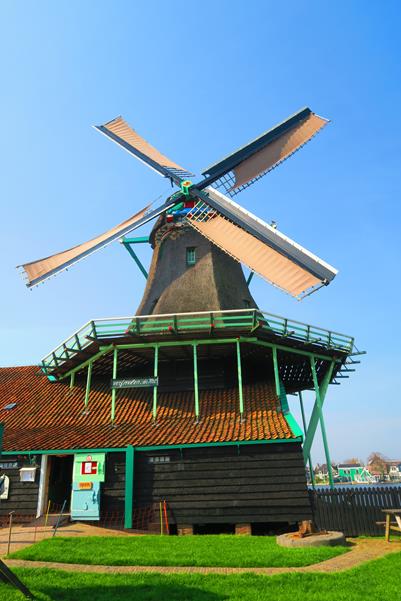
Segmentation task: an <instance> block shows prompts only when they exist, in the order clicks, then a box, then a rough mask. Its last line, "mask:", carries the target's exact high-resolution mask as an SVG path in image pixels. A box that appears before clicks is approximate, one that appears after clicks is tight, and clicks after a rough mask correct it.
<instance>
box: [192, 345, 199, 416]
mask: <svg viewBox="0 0 401 601" xmlns="http://www.w3.org/2000/svg"><path fill="white" fill-rule="evenodd" d="M193 352H194V397H195V416H196V421H198V419H199V385H198V351H197V348H196V344H194V345H193Z"/></svg>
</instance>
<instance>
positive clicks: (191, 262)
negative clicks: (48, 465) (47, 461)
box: [6, 108, 360, 532]
mask: <svg viewBox="0 0 401 601" xmlns="http://www.w3.org/2000/svg"><path fill="white" fill-rule="evenodd" d="M326 124H327V120H326V119H324V118H322V117H319V116H318V115H316V114H315V113H313V112H312V111H311V110H310V109H309V108H304V109H302V110H300V111H298V112H297V113H295V114H294V115H292V116H290V117H288V118H287V119H286V120H285V121H283V122H282V123H280V124H278V125H276V126H275V127H273V128H272V129H270V130H268V131H267V132H265V133H263V134H262V135H261V136H259V137H258V138H256V139H255V140H253V141H251V142H249V143H248V144H246V145H245V146H243V147H242V148H240V149H239V150H237V151H236V152H234V153H232V154H230V155H229V156H227V157H225V158H224V159H222V160H221V161H219V162H217V163H215V164H213V165H211V166H210V167H208V168H207V169H205V170H204V171H203V172H202V176H203V177H202V178H201V179H200V180H199V181H196V183H193V180H192V179H191V178H194V175H193V174H192V173H190V172H189V171H187V170H185V169H183V168H182V167H181V166H180V165H178V164H177V163H175V162H174V161H172V160H170V159H168V158H167V157H166V156H164V155H163V154H161V153H160V152H159V151H158V150H156V149H155V148H154V147H153V146H151V145H150V144H149V143H148V142H147V141H146V140H144V138H142V137H141V136H139V135H138V134H137V133H136V131H134V130H133V129H132V128H131V127H130V126H129V125H128V124H127V123H126V122H125V121H124V120H123V119H122V117H117V118H116V119H114V120H112V121H110V122H108V123H106V124H105V125H100V126H96V129H97V130H98V131H99V132H100V133H102V134H104V135H105V136H106V137H107V138H109V139H110V140H112V141H113V142H115V143H116V144H118V145H119V146H120V147H122V148H123V149H125V150H126V151H127V152H129V153H130V154H132V155H133V156H134V157H136V158H137V159H139V160H140V161H141V162H143V163H145V164H146V165H148V166H149V167H150V168H151V169H153V170H154V171H156V172H157V173H159V175H161V176H162V177H165V178H167V179H168V180H169V181H170V182H171V184H172V186H175V187H176V191H173V193H172V194H171V195H169V196H168V198H166V199H165V200H164V202H163V203H162V204H160V205H159V206H157V207H154V206H152V205H147V206H145V207H144V208H143V209H141V210H140V211H139V212H137V213H136V214H135V215H133V216H131V217H130V218H128V219H127V220H126V221H124V222H123V223H120V224H119V225H117V226H115V227H113V228H111V229H109V230H108V231H107V232H105V233H104V234H101V235H100V236H97V237H96V238H93V239H92V240H89V241H88V242H84V243H83V244H80V245H78V246H75V247H73V248H70V249H68V250H65V251H63V252H60V253H56V254H54V255H51V256H49V257H46V258H43V259H39V260H37V261H33V262H31V263H25V264H23V265H22V266H21V267H22V268H23V270H24V272H25V275H26V278H27V286H28V287H32V286H36V285H37V284H39V283H41V282H44V281H45V280H47V279H48V278H50V277H51V276H53V275H56V274H57V273H58V272H61V271H63V270H65V269H67V268H69V267H70V266H72V265H73V264H74V263H77V262H78V261H80V260H82V259H84V258H86V257H87V256H89V255H91V254H92V253H94V252H96V251H98V250H100V249H101V248H103V247H105V246H107V245H109V244H111V243H112V242H113V241H121V242H123V244H124V246H126V248H128V249H129V250H130V252H131V254H132V256H133V257H134V258H135V257H136V255H135V253H134V251H133V249H132V248H131V245H132V244H136V243H137V242H143V241H146V242H148V241H149V242H150V244H151V246H152V248H153V256H152V261H151V265H150V269H149V273H147V272H146V270H145V268H144V267H143V266H142V268H141V270H142V272H143V273H144V275H146V276H147V281H146V287H145V291H144V295H143V298H142V301H141V303H140V306H139V308H138V309H137V312H136V314H135V316H132V314H130V315H129V316H128V317H116V318H100V319H92V320H90V321H88V322H87V323H86V324H85V325H84V326H83V327H81V328H80V329H79V330H77V331H76V332H74V333H73V334H72V335H71V336H70V337H69V338H66V339H65V340H64V341H63V342H61V343H60V344H59V345H58V346H57V347H56V348H55V349H53V350H52V351H50V352H49V353H48V354H47V355H46V356H45V357H44V358H43V359H42V360H41V362H40V368H41V371H42V373H43V375H44V376H45V377H46V378H47V380H48V381H50V382H51V383H52V384H51V385H49V386H50V387H48V386H47V384H48V383H47V382H44V380H45V379H46V378H42V379H38V378H36V382H39V384H38V386H40V387H41V386H43V387H45V386H46V387H47V388H46V391H47V392H46V391H44V392H43V393H42V392H41V390H42V389H40V390H38V389H37V388H35V386H36V385H35V386H34V384H32V386H31V388H32V390H33V391H34V392H33V395H32V403H34V405H33V406H34V407H37V406H39V407H42V408H44V409H43V410H46V416H47V415H55V416H56V417H55V420H56V421H55V422H54V425H53V423H52V427H51V428H50V427H49V429H48V431H47V432H46V433H45V434H44V435H43V436H42V434H41V431H40V428H39V424H38V423H37V422H39V421H40V420H39V418H36V422H35V420H33V422H32V420H31V418H30V415H31V413H30V410H29V408H28V410H26V411H22V412H21V415H22V417H21V420H22V421H21V424H22V425H20V427H19V430H18V431H17V432H16V434H15V437H16V439H17V440H18V445H19V446H18V447H17V448H18V449H21V444H22V442H21V436H22V435H21V432H25V430H26V429H28V430H29V427H31V428H32V425H30V424H32V423H33V424H34V431H33V433H32V435H31V434H30V438H29V441H30V442H29V443H26V445H25V447H23V448H24V449H25V448H26V447H27V445H28V450H29V448H32V449H39V448H40V445H42V444H44V445H45V447H44V448H45V449H50V450H52V452H54V450H55V449H56V450H57V449H61V450H62V451H63V453H64V452H65V451H66V450H69V451H70V453H75V452H76V451H75V450H76V449H87V450H91V452H92V451H97V452H99V453H102V454H104V451H105V449H106V451H107V453H109V452H110V454H112V453H120V452H125V478H126V481H125V488H124V491H125V492H126V494H125V492H123V493H121V494H122V495H123V496H122V498H120V496H119V495H120V492H119V491H118V490H116V491H115V495H114V493H113V495H112V496H110V495H109V496H108V495H107V494H105V495H104V496H103V497H102V499H103V500H102V503H104V506H105V507H106V508H113V505H112V503H114V501H113V499H114V496H116V497H117V496H118V499H119V501H118V502H119V503H120V504H121V505H122V504H124V511H125V518H124V519H125V522H124V523H125V527H127V528H131V527H132V524H133V514H132V511H133V509H134V505H135V508H143V507H146V506H147V505H146V504H147V503H156V502H157V507H160V504H159V502H160V498H167V499H168V501H169V507H170V508H171V509H172V511H173V515H174V520H175V524H176V526H177V531H178V532H180V530H181V531H182V532H185V531H189V530H191V531H193V528H194V527H197V526H198V525H199V524H201V525H202V524H204V525H206V526H207V525H210V524H212V525H214V524H226V525H227V524H229V525H231V526H232V525H233V524H234V525H235V529H236V531H237V526H238V531H239V532H242V527H243V526H246V527H247V531H248V532H249V531H251V525H252V524H256V525H258V524H270V523H274V522H278V523H280V524H281V523H283V522H284V523H285V522H288V523H290V524H294V523H296V522H299V521H304V520H309V519H310V518H311V515H312V514H311V507H310V498H309V494H308V490H307V487H306V478H305V469H304V465H306V464H307V463H309V464H310V466H311V464H312V463H311V457H310V451H311V446H312V443H313V440H314V436H315V433H316V430H317V427H318V425H319V424H320V428H321V432H322V437H323V442H324V448H325V455H326V463H327V465H328V466H331V460H330V454H329V447H328V443H327V438H326V430H325V425H324V418H323V412H322V405H323V402H324V399H325V396H326V393H327V389H328V386H329V384H331V383H332V384H339V382H337V380H336V379H337V378H347V377H349V372H351V371H353V369H352V368H350V366H352V365H353V364H354V363H358V362H357V361H354V360H353V359H352V357H353V355H355V354H360V352H359V351H358V350H357V349H356V347H355V344H354V339H353V338H352V337H350V336H346V335H343V334H339V333H337V332H332V331H329V330H324V329H322V328H320V327H316V326H311V325H309V324H302V323H300V322H297V321H293V320H291V319H288V318H284V317H280V316H277V315H272V314H268V313H266V312H264V311H261V310H259V308H258V307H257V305H256V302H255V300H254V299H253V298H252V296H251V294H250V291H249V287H248V284H249V281H250V278H249V277H248V280H246V279H245V276H244V272H243V269H242V265H245V266H246V267H247V268H249V270H250V271H251V275H252V274H253V273H256V274H259V275H260V276H261V277H262V278H264V279H265V280H267V281H268V282H269V283H270V284H272V285H274V286H276V287H278V288H280V289H281V290H283V291H284V292H286V293H288V294H290V295H291V296H293V297H295V298H297V299H302V298H304V297H305V296H307V295H309V294H311V293H312V292H315V291H316V290H318V289H319V288H321V287H322V286H325V285H328V284H329V283H330V282H331V281H332V280H333V278H334V277H335V276H336V274H337V271H336V269H334V267H332V266H331V265H329V264H328V263H326V262H325V261H323V260H322V259H320V258H319V257H317V256H316V255H314V254H313V253H311V252H310V251H309V250H307V249H306V248H304V247H302V246H301V245H300V244H298V243H297V242H295V241H294V240H292V239H290V238H289V237H287V236H286V235H284V234H283V233H282V232H280V231H279V230H278V229H277V227H276V224H275V223H274V222H273V223H272V224H268V223H265V222H264V221H263V220H261V219H260V218H258V217H256V216H255V215H252V214H251V213H250V212H249V211H247V210H246V209H245V208H244V207H242V206H241V205H239V204H238V203H237V202H235V201H234V200H233V197H234V196H235V195H236V194H238V193H239V192H241V191H242V190H243V189H245V188H247V187H248V186H250V185H252V184H253V183H254V182H256V181H257V180H259V179H260V178H261V177H263V176H264V175H266V174H267V173H268V172H269V171H271V170H272V169H274V168H275V167H276V166H278V165H279V164H280V163H282V162H283V161H284V160H285V159H287V158H288V157H290V156H291V155H292V154H294V153H295V152H296V151H297V150H298V149H299V148H301V147H302V146H303V145H304V144H305V143H306V142H308V141H309V140H310V139H311V138H312V137H314V135H315V134H317V133H318V132H319V131H320V130H321V129H322V128H323V127H324V126H325V125H326ZM194 181H195V180H194ZM151 222H153V224H152V230H151V232H150V235H149V236H146V237H141V238H130V237H127V235H128V234H130V232H133V231H135V230H137V229H138V228H140V227H141V226H145V225H146V224H150V223H151ZM250 277H251V276H250ZM110 377H111V379H110ZM20 380H21V382H22V383H23V386H24V387H25V388H26V383H25V379H23V378H22V376H21V378H20ZM68 380H69V384H68ZM7 382H8V380H7ZM17 384H18V382H17ZM25 388H24V389H25ZM142 388H145V389H148V390H144V391H142V390H137V389H142ZM8 389H9V387H8V384H7V391H8ZM10 390H12V389H11V388H10ZM43 390H44V389H43ZM91 390H92V391H93V392H92V393H91ZM305 390H313V391H314V392H315V404H314V406H313V409H312V411H311V415H310V419H309V423H308V424H307V423H306V418H305V413H304V408H303V400H302V392H303V391H305ZM46 394H47V395H48V401H47V405H45V403H44V402H43V399H44V398H46ZM287 394H297V395H298V398H299V402H300V407H301V414H302V419H303V426H304V429H303V432H302V430H301V429H300V427H299V426H298V424H297V423H296V420H295V418H294V417H293V416H292V414H291V411H290V407H289V403H288V399H287ZM91 395H92V396H91ZM16 396H17V395H16ZM21 396H24V395H21ZM12 398H13V397H12ZM108 405H110V413H109V415H108V411H107V406H108ZM59 407H60V408H61V407H68V411H67V414H66V415H65V418H64V417H63V416H60V411H59ZM17 409H18V405H17ZM22 409H23V407H22ZM61 413H62V412H61ZM63 415H64V414H63ZM25 416H28V417H29V424H28V427H27V428H25V421H24V420H25ZM6 417H7V416H6ZM11 418H12V416H11ZM27 419H28V418H27ZM62 420H64V421H62ZM13 423H14V422H11V427H10V428H9V432H10V434H9V437H10V439H11V437H12V435H13V431H12V425H13ZM46 423H48V422H47V421H46ZM6 425H7V424H6ZM37 432H39V434H38V436H40V438H39V440H38V441H37V442H36V440H37V439H36V436H37V434H36V433H37ZM43 441H44V442H43ZM134 451H135V460H134ZM183 453H184V454H183ZM153 454H154V456H153ZM85 457H86V453H85ZM209 459H210V463H208V462H209ZM74 461H75V459H74ZM76 461H79V456H77V457H76ZM107 461H109V465H111V466H112V465H114V464H113V460H112V458H111V457H109V458H108V460H107ZM216 462H218V463H216ZM264 462H265V463H264ZM167 463H168V464H169V465H168V466H167ZM134 464H135V474H137V473H139V474H140V477H139V478H136V477H135V482H134V476H133V474H134ZM159 464H160V465H159ZM216 465H219V466H220V468H219V471H216V470H217V468H216ZM188 466H189V468H188V469H187V467H188ZM205 466H206V467H205ZM249 468H252V469H249ZM329 469H330V468H329ZM77 473H80V470H79V469H78V472H77V470H76V469H75V468H74V470H73V474H77ZM104 473H105V474H106V479H107V477H109V476H110V473H113V474H114V473H115V471H114V469H109V470H107V469H106V472H104ZM310 473H311V474H312V473H313V471H312V469H311V468H310ZM108 474H109V476H108ZM205 474H207V479H206V480H205V479H204V478H206V475H205ZM202 478H203V479H202ZM195 481H199V482H198V485H199V486H198V488H197V491H194V483H195ZM119 482H120V481H119ZM136 482H139V483H140V484H139V485H137V484H135V483H136ZM237 482H240V483H241V486H238V485H237V484H236V483H237ZM79 483H80V482H78V481H77V482H75V483H73V487H74V488H73V490H74V494H73V502H72V506H73V507H72V513H73V515H82V514H81V513H79V512H80V511H81V509H80V508H81V505H79V503H78V501H79V498H81V499H82V507H83V506H84V503H83V502H84V499H86V497H85V496H84V493H85V495H86V494H88V489H87V488H86V487H84V488H82V491H81V492H82V497H80V495H79V491H80V488H79ZM172 483H173V484H172ZM330 483H331V485H332V486H334V480H333V477H332V474H331V472H330ZM67 484H68V483H67ZM114 484H115V483H114V481H109V482H108V487H109V489H110V488H113V486H114ZM242 484H243V487H242ZM99 486H100V484H99ZM118 486H120V484H118ZM216 487H217V488H218V492H217V493H216V490H215V489H216ZM257 487H259V488H257ZM260 487H261V488H260ZM182 491H184V493H182ZM272 492H273V493H274V494H275V495H277V496H276V497H274V498H275V501H274V499H273V501H272V498H271V496H270V495H271V493H272ZM198 493H199V495H200V496H199V497H196V495H197V494H198ZM90 496H91V498H92V500H93V498H94V497H93V494H92V493H90ZM194 496H195V497H196V498H195V501H196V502H195V503H193V502H192V500H193V499H194ZM217 496H218V498H217ZM95 497H96V499H98V498H99V495H97V496H96V495H95ZM109 497H110V498H109ZM262 497H263V498H262ZM110 499H111V500H110ZM205 499H206V501H207V502H205ZM93 502H94V501H93ZM74 503H78V505H77V506H75V505H74ZM96 503H97V505H96V507H95V508H93V510H94V511H95V510H96V515H95V513H94V514H91V516H90V517H88V518H87V519H91V520H92V519H99V516H100V513H99V512H100V508H99V502H98V501H96ZM85 506H86V507H87V506H88V503H87V502H86V501H85ZM119 506H120V505H119ZM113 510H114V509H113ZM74 512H76V513H75V514H74ZM94 515H95V517H94ZM74 519H75V518H74ZM269 528H270V526H269Z"/></svg>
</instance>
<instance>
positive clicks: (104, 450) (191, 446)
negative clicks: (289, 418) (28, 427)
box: [2, 438, 302, 456]
mask: <svg viewBox="0 0 401 601" xmlns="http://www.w3.org/2000/svg"><path fill="white" fill-rule="evenodd" d="M293 442H297V443H298V442H302V438H282V439H280V438H273V439H270V438H269V439H267V440H266V439H262V440H240V441H232V442H200V443H196V442H195V443H191V444H181V445H180V444H176V445H158V446H157V445H154V446H143V447H135V451H157V450H159V451H163V450H167V449H194V448H198V447H200V448H203V447H227V446H246V445H255V444H288V443H293ZM126 450H127V447H115V448H111V447H106V448H105V447H101V448H98V449H96V448H89V449H88V448H86V449H45V450H43V449H39V450H38V449H35V450H32V449H30V450H26V449H25V450H23V449H22V450H21V449H20V450H18V451H3V453H2V454H3V455H8V456H11V455H26V454H27V453H30V454H31V455H68V454H70V455H73V454H75V453H88V454H89V453H121V452H125V451H126Z"/></svg>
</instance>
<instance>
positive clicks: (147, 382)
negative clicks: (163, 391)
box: [111, 378, 159, 388]
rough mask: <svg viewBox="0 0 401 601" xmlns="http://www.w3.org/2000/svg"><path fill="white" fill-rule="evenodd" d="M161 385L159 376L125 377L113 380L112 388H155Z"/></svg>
mask: <svg viewBox="0 0 401 601" xmlns="http://www.w3.org/2000/svg"><path fill="white" fill-rule="evenodd" d="M158 385H159V378H123V379H118V380H114V379H113V380H112V381H111V387H112V388H153V386H158Z"/></svg>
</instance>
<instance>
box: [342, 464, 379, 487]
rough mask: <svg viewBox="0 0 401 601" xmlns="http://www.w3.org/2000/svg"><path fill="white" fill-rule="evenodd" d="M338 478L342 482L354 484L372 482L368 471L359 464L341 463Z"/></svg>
mask: <svg viewBox="0 0 401 601" xmlns="http://www.w3.org/2000/svg"><path fill="white" fill-rule="evenodd" d="M338 476H339V478H340V480H341V481H342V482H352V483H354V484H361V483H369V482H374V481H375V478H374V477H373V476H372V474H371V473H370V471H369V470H368V469H367V468H366V467H365V466H363V465H361V464H360V463H342V464H340V465H339V466H338Z"/></svg>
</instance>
